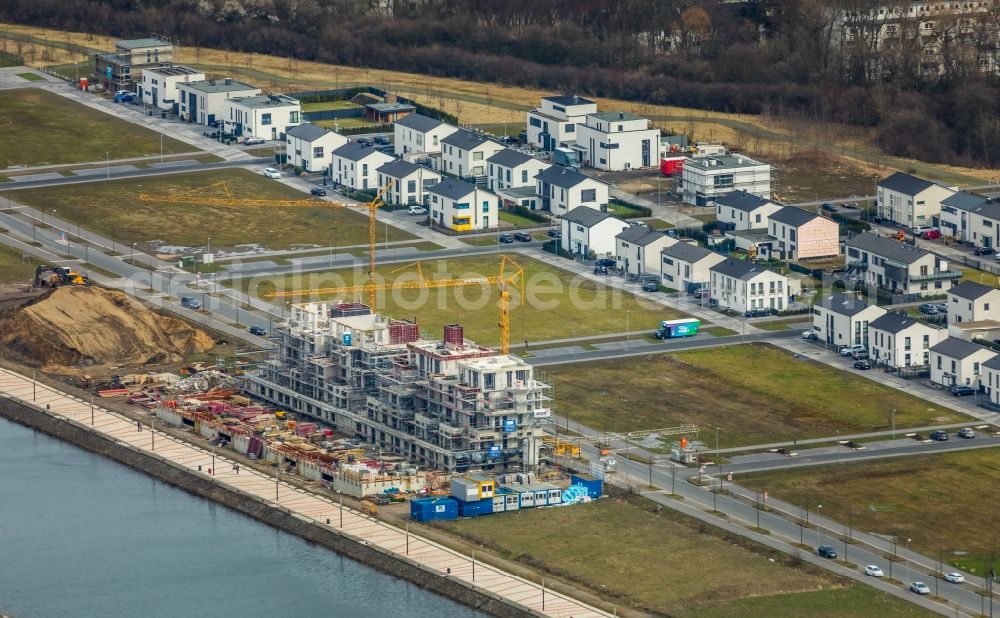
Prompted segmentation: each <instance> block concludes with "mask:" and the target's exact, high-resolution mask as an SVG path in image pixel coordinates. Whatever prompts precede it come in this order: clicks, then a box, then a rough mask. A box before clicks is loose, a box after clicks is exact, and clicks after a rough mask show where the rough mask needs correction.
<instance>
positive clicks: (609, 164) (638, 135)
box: [576, 112, 660, 172]
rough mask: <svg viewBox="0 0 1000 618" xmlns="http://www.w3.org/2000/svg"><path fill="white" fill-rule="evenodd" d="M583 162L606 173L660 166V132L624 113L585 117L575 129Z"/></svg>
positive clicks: (638, 118) (602, 113) (604, 113)
mask: <svg viewBox="0 0 1000 618" xmlns="http://www.w3.org/2000/svg"><path fill="white" fill-rule="evenodd" d="M576 146H577V147H578V148H579V149H582V151H583V153H584V155H583V163H584V165H587V166H589V167H593V168H595V169H599V170H604V171H606V172H614V171H620V170H628V169H634V168H639V167H650V166H652V165H659V164H660V130H659V129H656V128H650V127H649V120H647V119H645V118H643V117H641V116H636V115H635V114H630V113H628V112H595V113H593V114H588V115H587V117H586V119H585V120H584V122H583V124H580V125H578V126H577V127H576Z"/></svg>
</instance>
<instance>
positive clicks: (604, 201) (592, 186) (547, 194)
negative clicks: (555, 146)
mask: <svg viewBox="0 0 1000 618" xmlns="http://www.w3.org/2000/svg"><path fill="white" fill-rule="evenodd" d="M535 180H536V182H537V188H536V190H535V192H536V193H537V194H538V195H540V196H541V197H542V208H543V209H544V210H548V211H549V212H551V213H552V214H553V215H557V216H562V215H565V214H566V213H567V212H569V211H571V210H573V209H574V208H579V207H581V206H585V207H587V208H594V209H596V210H607V208H608V192H609V188H608V184H607V183H606V182H603V181H600V180H597V179H596V178H591V177H590V176H585V175H583V174H581V173H580V172H578V171H576V170H574V169H570V168H568V167H560V166H558V165H553V166H551V167H549V168H548V169H545V170H542V171H541V172H539V173H538V175H537V176H536V177H535Z"/></svg>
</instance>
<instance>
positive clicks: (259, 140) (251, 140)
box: [243, 137, 267, 146]
mask: <svg viewBox="0 0 1000 618" xmlns="http://www.w3.org/2000/svg"><path fill="white" fill-rule="evenodd" d="M243 143H244V144H246V145H247V146H255V145H257V144H266V143H267V140H266V139H264V138H263V137H244V138H243Z"/></svg>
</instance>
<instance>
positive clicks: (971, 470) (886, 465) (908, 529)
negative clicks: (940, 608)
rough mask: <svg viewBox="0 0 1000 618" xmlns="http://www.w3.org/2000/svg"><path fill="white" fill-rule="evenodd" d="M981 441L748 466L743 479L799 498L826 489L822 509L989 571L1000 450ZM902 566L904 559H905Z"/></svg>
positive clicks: (867, 529)
mask: <svg viewBox="0 0 1000 618" xmlns="http://www.w3.org/2000/svg"><path fill="white" fill-rule="evenodd" d="M997 455H998V453H997V451H996V450H995V449H981V450H974V451H963V452H956V453H944V454H940V455H925V456H922V457H905V458H901V459H894V460H888V461H879V462H868V463H864V464H849V465H842V466H835V467H834V466H824V467H821V468H809V469H799V470H788V471H785V472H778V473H773V474H763V473H760V474H747V475H744V476H743V477H742V481H741V483H742V484H744V485H746V486H748V487H752V488H762V487H763V486H764V485H765V484H766V485H767V491H768V492H769V493H770V495H771V496H774V497H776V498H780V499H782V500H786V501H788V502H793V503H796V504H798V503H800V502H802V501H803V499H804V497H805V496H806V494H809V495H810V496H813V497H814V501H816V500H818V499H819V497H820V496H822V500H823V515H826V516H827V517H832V518H833V519H835V520H837V521H839V522H842V523H846V522H847V521H848V519H849V518H851V519H852V520H853V521H852V523H853V525H854V528H855V529H856V530H864V531H865V532H875V533H879V534H887V535H892V534H896V535H897V536H898V538H900V539H912V541H911V542H910V547H911V549H914V550H916V551H918V552H921V553H923V554H924V555H926V556H928V557H930V558H932V559H937V558H938V556H939V554H940V555H943V558H944V563H945V569H947V567H948V565H956V566H959V567H961V568H972V569H975V572H976V573H979V574H980V575H981V574H983V573H984V563H985V560H987V559H988V558H989V555H990V552H991V551H994V550H995V549H996V548H997V544H996V535H995V534H993V533H992V532H991V531H992V529H993V527H994V524H995V519H996V518H995V514H994V513H993V509H990V508H984V502H983V500H984V496H991V495H994V493H993V492H995V491H996V488H997V486H1000V458H998V457H997ZM900 568H902V566H900Z"/></svg>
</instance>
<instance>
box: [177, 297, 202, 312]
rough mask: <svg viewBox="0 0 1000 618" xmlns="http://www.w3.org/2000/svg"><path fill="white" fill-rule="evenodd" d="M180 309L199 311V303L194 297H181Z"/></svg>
mask: <svg viewBox="0 0 1000 618" xmlns="http://www.w3.org/2000/svg"><path fill="white" fill-rule="evenodd" d="M181 307H184V308H185V309H201V302H200V301H199V300H198V299H197V298H195V297H194V296H181Z"/></svg>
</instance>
